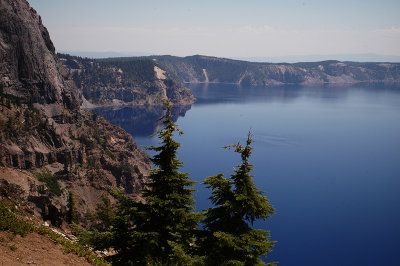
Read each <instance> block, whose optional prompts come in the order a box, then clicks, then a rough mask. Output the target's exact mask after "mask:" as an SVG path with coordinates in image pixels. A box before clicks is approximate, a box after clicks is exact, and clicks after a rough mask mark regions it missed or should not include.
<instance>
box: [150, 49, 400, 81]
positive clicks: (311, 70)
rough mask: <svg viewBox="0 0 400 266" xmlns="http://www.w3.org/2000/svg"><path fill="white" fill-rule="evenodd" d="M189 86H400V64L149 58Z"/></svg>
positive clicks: (172, 57) (202, 57)
mask: <svg viewBox="0 0 400 266" xmlns="http://www.w3.org/2000/svg"><path fill="white" fill-rule="evenodd" d="M150 58H152V59H154V60H156V62H157V63H158V64H159V65H160V66H161V67H163V68H164V69H165V70H167V71H168V72H170V73H171V74H173V75H175V76H176V77H179V78H180V79H181V80H182V81H183V82H187V83H207V82H209V83H233V84H243V85H258V86H272V85H284V84H300V85H322V84H357V83H387V84H399V83H400V63H360V62H341V61H335V60H330V61H322V62H305V63H294V64H289V63H281V64H279V63H278V64H275V63H255V62H247V61H240V60H232V59H226V58H218V57H209V56H202V55H195V56H188V57H176V56H152V57H150Z"/></svg>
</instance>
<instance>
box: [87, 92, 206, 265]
mask: <svg viewBox="0 0 400 266" xmlns="http://www.w3.org/2000/svg"><path fill="white" fill-rule="evenodd" d="M165 104H166V108H165V110H166V114H165V115H164V116H163V117H161V118H160V121H162V123H163V124H164V128H163V129H162V130H160V131H158V132H157V134H158V137H159V139H160V146H156V147H148V148H147V149H149V150H154V151H156V152H157V154H156V155H155V156H154V157H153V158H152V162H153V164H154V165H155V166H157V167H158V168H156V169H153V170H152V172H151V174H150V175H149V176H148V177H147V183H146V188H145V189H144V190H143V194H142V199H143V201H137V202H134V201H133V200H131V199H129V198H128V197H127V196H126V195H124V193H123V192H122V191H120V190H115V191H114V196H115V198H116V199H117V201H118V206H117V210H116V212H115V215H112V218H111V219H106V220H108V221H109V222H110V224H111V226H109V227H108V229H107V230H106V232H98V231H95V232H91V233H90V232H89V233H88V232H86V233H82V236H83V237H84V238H85V239H87V241H88V242H89V243H90V244H92V245H93V246H95V248H97V249H101V248H109V247H112V248H113V249H114V250H116V251H117V252H118V255H117V256H116V258H114V261H115V262H116V264H118V265H193V264H198V263H199V262H200V261H201V259H200V258H199V257H198V256H195V255H194V254H195V249H196V243H195V234H196V233H197V227H198V225H199V221H200V219H201V216H202V215H201V214H200V213H196V212H194V207H193V204H194V200H193V199H192V196H193V191H194V189H193V188H192V186H193V184H194V182H192V181H190V180H189V175H188V174H186V173H182V172H179V168H180V167H181V166H182V163H181V162H180V161H179V159H178V158H177V149H178V148H179V146H180V144H179V143H178V142H176V141H175V140H173V135H174V133H175V132H178V133H179V134H182V132H180V131H179V129H178V127H177V126H176V125H175V124H174V123H173V122H172V114H171V108H172V106H171V103H170V102H169V101H168V100H165ZM106 209H108V207H106ZM103 218H104V217H103ZM104 222H107V221H104Z"/></svg>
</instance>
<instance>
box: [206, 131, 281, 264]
mask: <svg viewBox="0 0 400 266" xmlns="http://www.w3.org/2000/svg"><path fill="white" fill-rule="evenodd" d="M251 143H252V138H251V134H250V133H249V135H248V138H247V141H246V145H245V146H242V145H240V143H238V144H235V145H231V146H226V147H231V148H234V149H235V152H237V153H239V154H240V156H241V160H242V163H241V164H240V165H238V169H234V174H232V175H231V177H230V178H225V177H224V176H223V175H222V174H218V175H215V176H211V177H208V178H206V179H205V181H204V184H206V185H208V188H211V189H212V196H211V197H210V199H211V201H212V202H213V204H214V207H212V208H209V209H208V210H207V211H206V213H205V219H204V228H205V232H204V233H205V234H204V237H203V239H202V251H203V252H205V254H206V258H207V261H206V262H207V265H263V264H265V263H264V262H263V261H262V260H261V259H260V258H261V257H264V256H265V255H266V254H267V253H268V252H270V251H271V247H273V245H274V242H271V241H269V232H268V231H266V230H261V229H254V228H252V227H251V225H252V224H253V222H254V221H255V220H257V219H262V220H265V219H267V218H268V217H269V216H270V215H271V214H272V213H274V208H273V207H272V205H271V204H270V203H269V200H268V199H267V198H266V197H265V196H263V195H262V193H263V192H262V191H260V190H258V189H257V188H256V186H255V185H254V183H253V181H252V177H253V175H251V174H250V172H251V171H252V170H253V166H252V165H251V164H250V163H249V158H250V157H251V151H252V149H253V148H252V147H251Z"/></svg>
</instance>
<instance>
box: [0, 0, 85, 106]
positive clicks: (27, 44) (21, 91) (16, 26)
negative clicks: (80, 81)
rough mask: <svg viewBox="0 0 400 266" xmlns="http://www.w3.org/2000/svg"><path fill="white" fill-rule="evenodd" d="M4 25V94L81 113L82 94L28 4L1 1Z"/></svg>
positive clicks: (0, 44) (0, 30)
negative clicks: (71, 79) (59, 59)
mask: <svg viewBox="0 0 400 266" xmlns="http://www.w3.org/2000/svg"><path fill="white" fill-rule="evenodd" d="M0 25H1V26H0V75H1V82H2V85H3V90H4V93H6V94H9V95H14V96H16V97H18V98H20V99H21V100H22V101H25V102H28V101H32V102H35V103H39V104H58V105H60V106H64V107H65V108H68V109H70V110H78V109H79V106H80V99H81V97H80V93H79V90H78V89H77V88H76V87H75V86H74V85H73V83H71V81H70V80H69V72H68V71H66V70H64V69H62V68H64V67H63V66H62V64H60V63H59V61H58V60H57V59H56V57H55V48H54V45H53V43H52V42H51V40H50V36H49V33H48V31H47V29H46V28H45V27H44V26H43V24H42V21H41V18H40V16H39V15H38V14H37V13H36V11H35V10H34V9H33V8H31V7H30V6H29V4H28V2H27V1H20V0H19V1H15V0H0ZM60 110H61V109H60ZM60 110H58V111H60Z"/></svg>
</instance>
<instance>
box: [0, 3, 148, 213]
mask: <svg viewBox="0 0 400 266" xmlns="http://www.w3.org/2000/svg"><path fill="white" fill-rule="evenodd" d="M81 99H82V97H81V92H80V90H79V89H78V88H77V87H76V86H75V84H74V82H73V80H72V76H71V74H70V72H69V70H68V69H67V68H65V67H64V66H63V65H62V64H61V63H60V61H59V60H58V58H57V56H56V54H55V48H54V46H53V43H52V42H51V40H50V36H49V33H48V32H47V30H46V28H45V27H44V26H43V25H42V22H41V18H40V16H39V15H38V14H37V13H36V11H35V10H33V9H32V8H31V7H30V5H29V3H28V2H27V1H25V0H0V170H1V171H0V179H5V180H6V181H7V182H9V183H15V184H19V185H20V186H21V187H23V188H24V197H25V198H27V199H29V200H30V201H32V202H34V203H35V204H36V206H37V207H38V208H41V207H43V206H46V208H49V210H53V211H52V212H53V214H54V215H52V217H53V218H52V219H53V220H54V221H56V220H57V219H59V218H60V217H62V216H63V213H64V212H65V205H66V202H67V196H68V193H69V192H72V193H73V194H74V195H75V197H76V198H77V203H78V208H77V210H78V212H79V216H80V218H81V219H83V218H84V216H85V215H86V214H87V212H88V210H89V212H90V210H94V209H95V208H96V207H97V204H98V203H99V202H100V200H101V196H102V194H104V193H109V191H110V188H111V187H117V186H120V187H123V188H124V189H125V190H126V192H127V193H129V194H131V196H136V195H138V193H139V190H140V189H141V187H142V181H143V178H144V177H145V176H146V175H147V174H148V172H149V170H150V168H151V163H150V160H149V158H148V156H147V155H146V154H145V153H144V152H143V151H141V150H140V149H139V148H138V147H137V146H136V144H135V142H134V141H133V139H132V137H131V136H130V135H129V134H128V133H126V132H125V131H124V130H122V129H121V128H119V127H117V126H113V125H111V124H110V123H108V122H107V121H106V120H104V119H103V118H102V117H99V116H97V115H94V114H91V113H89V112H85V111H82V110H80V106H81V102H82V100H81ZM18 169H19V170H18ZM56 214H57V215H56ZM57 217H58V218H57ZM58 221H59V220H58Z"/></svg>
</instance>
